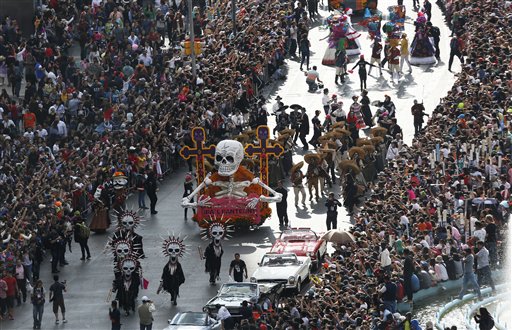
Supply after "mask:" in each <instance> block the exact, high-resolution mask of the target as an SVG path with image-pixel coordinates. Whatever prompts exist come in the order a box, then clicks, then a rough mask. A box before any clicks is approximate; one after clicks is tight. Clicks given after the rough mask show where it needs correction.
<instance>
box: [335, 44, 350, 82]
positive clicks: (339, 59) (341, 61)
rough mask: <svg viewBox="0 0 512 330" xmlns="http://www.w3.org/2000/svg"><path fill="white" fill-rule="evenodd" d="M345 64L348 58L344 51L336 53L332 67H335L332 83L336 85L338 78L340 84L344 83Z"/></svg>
mask: <svg viewBox="0 0 512 330" xmlns="http://www.w3.org/2000/svg"><path fill="white" fill-rule="evenodd" d="M347 62H348V57H347V53H346V52H345V49H340V50H337V51H336V61H335V63H334V65H335V66H336V76H335V77H334V83H335V84H336V85H338V78H339V79H340V82H341V83H342V84H343V83H345V75H346V74H347Z"/></svg>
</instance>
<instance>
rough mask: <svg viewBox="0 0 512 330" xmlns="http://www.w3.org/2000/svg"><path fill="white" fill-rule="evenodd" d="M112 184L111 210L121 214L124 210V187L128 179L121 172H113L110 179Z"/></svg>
mask: <svg viewBox="0 0 512 330" xmlns="http://www.w3.org/2000/svg"><path fill="white" fill-rule="evenodd" d="M112 184H113V187H114V194H115V197H114V203H113V204H112V208H113V209H114V211H116V212H118V213H119V212H122V211H123V210H124V209H125V208H126V195H127V191H126V186H127V185H128V178H127V177H126V175H124V173H123V172H115V173H114V176H113V177H112Z"/></svg>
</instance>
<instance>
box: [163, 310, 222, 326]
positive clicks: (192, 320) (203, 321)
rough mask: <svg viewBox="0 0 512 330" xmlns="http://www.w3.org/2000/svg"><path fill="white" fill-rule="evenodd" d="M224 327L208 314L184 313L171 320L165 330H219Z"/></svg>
mask: <svg viewBox="0 0 512 330" xmlns="http://www.w3.org/2000/svg"><path fill="white" fill-rule="evenodd" d="M221 328H222V325H221V323H220V322H219V321H217V320H215V319H214V318H213V317H211V316H210V315H208V313H206V312H182V313H178V314H176V315H175V316H174V317H173V318H172V319H171V320H169V326H168V327H167V328H165V329H164V330H179V329H181V330H218V329H221Z"/></svg>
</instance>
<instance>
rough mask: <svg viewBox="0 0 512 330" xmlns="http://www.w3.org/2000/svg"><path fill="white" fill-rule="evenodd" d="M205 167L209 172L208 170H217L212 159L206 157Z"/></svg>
mask: <svg viewBox="0 0 512 330" xmlns="http://www.w3.org/2000/svg"><path fill="white" fill-rule="evenodd" d="M204 169H205V171H206V172H207V173H208V172H214V171H215V166H213V164H212V163H210V161H209V160H208V159H206V158H205V159H204Z"/></svg>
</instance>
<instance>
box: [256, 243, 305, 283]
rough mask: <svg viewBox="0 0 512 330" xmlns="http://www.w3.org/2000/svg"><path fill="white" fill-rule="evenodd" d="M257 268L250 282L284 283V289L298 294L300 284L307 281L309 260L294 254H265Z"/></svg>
mask: <svg viewBox="0 0 512 330" xmlns="http://www.w3.org/2000/svg"><path fill="white" fill-rule="evenodd" d="M258 266H259V267H258V268H257V269H256V271H255V272H254V273H253V274H252V277H251V282H253V283H268V282H278V283H285V288H287V289H294V290H296V291H297V292H300V291H301V290H302V283H303V282H304V281H307V280H308V279H309V274H310V269H311V258H310V257H297V255H296V254H295V253H283V254H275V253H266V254H265V255H264V256H263V258H262V259H261V262H260V263H258Z"/></svg>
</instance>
